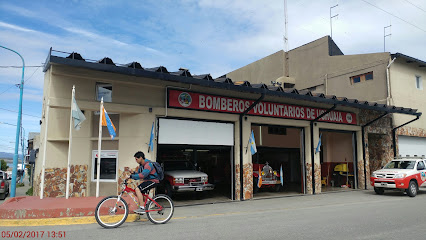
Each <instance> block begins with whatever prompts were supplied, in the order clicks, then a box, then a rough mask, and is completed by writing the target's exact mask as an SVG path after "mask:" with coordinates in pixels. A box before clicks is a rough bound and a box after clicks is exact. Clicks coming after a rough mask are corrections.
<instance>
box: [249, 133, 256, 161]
mask: <svg viewBox="0 0 426 240" xmlns="http://www.w3.org/2000/svg"><path fill="white" fill-rule="evenodd" d="M249 143H250V152H251V155H254V154H255V153H256V152H257V149H256V142H255V140H254V133H253V130H251V136H250V142H249Z"/></svg>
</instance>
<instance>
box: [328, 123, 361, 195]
mask: <svg viewBox="0 0 426 240" xmlns="http://www.w3.org/2000/svg"><path fill="white" fill-rule="evenodd" d="M320 135H321V151H320V162H321V191H322V192H327V191H341V190H347V189H355V188H356V184H357V181H356V172H355V166H356V164H355V159H356V152H355V146H356V143H355V133H354V132H346V131H336V130H328V129H327V130H325V129H322V130H320Z"/></svg>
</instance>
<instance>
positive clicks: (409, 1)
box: [404, 0, 426, 12]
mask: <svg viewBox="0 0 426 240" xmlns="http://www.w3.org/2000/svg"><path fill="white" fill-rule="evenodd" d="M404 1H406V2H408V3H409V4H411V5H413V6H414V7H416V8H418V9H420V10H422V11H423V12H426V11H425V10H424V9H423V8H421V7H419V6H417V5H415V4H414V3H412V2H410V1H408V0H404Z"/></svg>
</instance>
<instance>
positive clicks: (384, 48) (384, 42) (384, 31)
mask: <svg viewBox="0 0 426 240" xmlns="http://www.w3.org/2000/svg"><path fill="white" fill-rule="evenodd" d="M391 27H392V25H389V26H386V27H384V28H383V52H386V37H389V36H392V28H391ZM386 28H389V30H390V32H391V33H389V34H387V35H386Z"/></svg>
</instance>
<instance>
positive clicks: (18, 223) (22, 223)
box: [0, 214, 148, 227]
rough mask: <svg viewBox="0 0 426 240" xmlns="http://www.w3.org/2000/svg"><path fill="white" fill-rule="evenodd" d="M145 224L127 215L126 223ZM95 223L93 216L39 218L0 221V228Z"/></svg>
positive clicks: (136, 217)
mask: <svg viewBox="0 0 426 240" xmlns="http://www.w3.org/2000/svg"><path fill="white" fill-rule="evenodd" d="M138 220H139V221H141V222H146V221H148V220H147V219H141V218H140V216H139V215H138V214H129V216H127V219H126V222H135V221H138ZM92 223H97V222H96V219H95V216H90V217H67V218H41V219H8V220H0V227H30V226H32V227H34V226H54V225H77V224H92Z"/></svg>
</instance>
